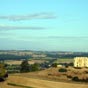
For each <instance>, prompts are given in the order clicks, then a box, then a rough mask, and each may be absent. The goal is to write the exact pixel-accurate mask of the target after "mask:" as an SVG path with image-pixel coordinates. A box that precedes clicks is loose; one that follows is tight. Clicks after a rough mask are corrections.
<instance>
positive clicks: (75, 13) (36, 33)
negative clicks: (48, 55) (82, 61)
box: [0, 0, 88, 51]
mask: <svg viewBox="0 0 88 88" xmlns="http://www.w3.org/2000/svg"><path fill="white" fill-rule="evenodd" d="M12 49H14V50H22V49H23V50H43V51H44V50H47V51H88V0H0V50H12Z"/></svg>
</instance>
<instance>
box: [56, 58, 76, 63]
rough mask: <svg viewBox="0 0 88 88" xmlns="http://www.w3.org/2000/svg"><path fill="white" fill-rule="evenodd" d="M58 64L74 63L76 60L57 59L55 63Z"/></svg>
mask: <svg viewBox="0 0 88 88" xmlns="http://www.w3.org/2000/svg"><path fill="white" fill-rule="evenodd" d="M55 62H56V63H70V62H74V59H71V58H70V59H66V58H63V59H57V60H56V61H55Z"/></svg>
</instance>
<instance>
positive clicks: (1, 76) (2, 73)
mask: <svg viewBox="0 0 88 88" xmlns="http://www.w3.org/2000/svg"><path fill="white" fill-rule="evenodd" d="M7 77H8V74H7V72H6V70H5V68H4V64H0V82H1V81H4V80H5V79H6V78H7Z"/></svg>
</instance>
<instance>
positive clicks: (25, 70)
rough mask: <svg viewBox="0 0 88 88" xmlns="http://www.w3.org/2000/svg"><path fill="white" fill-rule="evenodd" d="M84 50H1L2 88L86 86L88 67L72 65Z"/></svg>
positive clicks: (0, 70)
mask: <svg viewBox="0 0 88 88" xmlns="http://www.w3.org/2000/svg"><path fill="white" fill-rule="evenodd" d="M87 55H88V53H85V52H84V53H83V52H60V51H58V52H57V51H56V52H55V51H54V52H53V51H52V52H48V51H30V50H27V51H25V50H23V51H21V50H20V51H19V50H18V51H16V50H10V51H8V50H4V51H0V63H1V64H0V81H1V82H0V86H1V88H58V87H59V86H60V87H61V88H63V87H64V86H66V88H72V86H74V87H75V88H77V87H81V88H87V87H88V67H80V66H79V67H74V58H75V57H80V58H81V57H82V56H83V57H84V58H85V57H88V56H87Z"/></svg>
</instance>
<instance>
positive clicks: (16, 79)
mask: <svg viewBox="0 0 88 88" xmlns="http://www.w3.org/2000/svg"><path fill="white" fill-rule="evenodd" d="M6 83H15V84H19V85H24V86H31V87H34V88H64V87H65V88H88V85H86V84H74V83H63V82H54V81H48V80H40V79H34V78H27V77H20V76H9V78H8V80H7V81H6V82H4V83H0V87H1V88H17V87H13V86H10V85H7V84H6ZM19 88H21V87H19Z"/></svg>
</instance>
